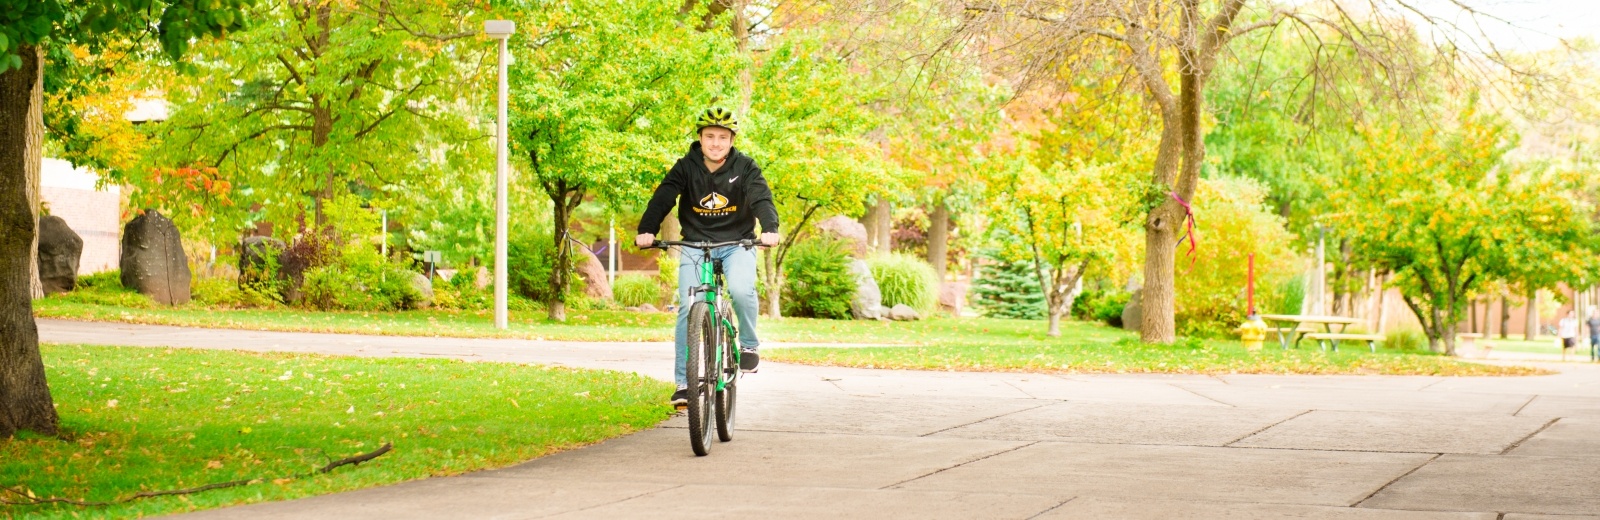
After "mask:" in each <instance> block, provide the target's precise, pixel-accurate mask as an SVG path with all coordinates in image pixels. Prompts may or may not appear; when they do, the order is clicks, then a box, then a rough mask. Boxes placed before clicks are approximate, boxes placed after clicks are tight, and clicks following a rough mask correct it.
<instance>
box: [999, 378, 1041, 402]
mask: <svg viewBox="0 0 1600 520" xmlns="http://www.w3.org/2000/svg"><path fill="white" fill-rule="evenodd" d="M1000 382H1001V383H1005V384H1006V386H1009V387H1011V389H1013V390H1016V391H1018V392H1021V393H1022V395H1025V396H1028V398H1029V399H1038V398H1039V397H1038V396H1035V395H1033V394H1030V393H1028V391H1027V390H1023V389H1022V388H1020V387H1018V386H1017V385H1014V384H1011V382H1010V381H1006V380H1004V379H1001V380H1000Z"/></svg>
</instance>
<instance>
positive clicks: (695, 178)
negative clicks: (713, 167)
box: [639, 142, 778, 242]
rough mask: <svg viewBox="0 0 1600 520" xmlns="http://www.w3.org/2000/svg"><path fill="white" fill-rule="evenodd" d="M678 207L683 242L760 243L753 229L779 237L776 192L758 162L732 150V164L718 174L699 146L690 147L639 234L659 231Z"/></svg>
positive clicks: (657, 195)
mask: <svg viewBox="0 0 1600 520" xmlns="http://www.w3.org/2000/svg"><path fill="white" fill-rule="evenodd" d="M674 202H676V203H677V204H678V223H679V224H682V225H683V239H684V240H689V241H695V242H728V241H734V240H741V239H754V238H756V232H755V224H756V221H757V220H760V221H761V231H762V232H765V233H777V232H778V207H777V206H775V205H773V203H772V190H771V189H769V188H767V179H766V177H762V176H761V167H759V166H756V162H755V160H753V159H751V158H750V157H749V156H747V155H745V154H742V153H739V149H738V148H734V149H731V150H728V159H727V160H726V161H725V162H723V163H722V167H720V168H717V171H716V173H712V172H711V171H708V170H706V158H705V154H703V153H701V152H700V143H699V142H695V143H694V144H692V145H690V146H689V153H687V154H684V156H683V158H682V159H678V162H677V164H674V165H672V169H671V170H668V171H667V176H666V178H663V179H661V185H660V186H657V187H656V193H655V195H654V196H651V197H650V204H649V205H648V206H646V207H645V210H644V217H643V218H641V219H639V233H641V234H643V233H650V234H652V235H654V234H658V233H660V232H661V220H662V219H665V218H667V213H668V212H671V211H672V205H673V203H674Z"/></svg>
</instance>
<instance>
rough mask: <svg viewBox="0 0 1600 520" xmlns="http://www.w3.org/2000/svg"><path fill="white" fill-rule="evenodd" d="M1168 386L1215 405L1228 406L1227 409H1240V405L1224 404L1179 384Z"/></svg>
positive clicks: (1168, 384) (1169, 384)
mask: <svg viewBox="0 0 1600 520" xmlns="http://www.w3.org/2000/svg"><path fill="white" fill-rule="evenodd" d="M1223 384H1228V383H1223ZM1167 386H1170V387H1173V388H1176V389H1179V390H1183V391H1185V392H1189V393H1191V394H1194V395H1197V396H1200V397H1202V398H1205V399H1207V400H1209V401H1211V402H1213V403H1217V404H1220V405H1223V406H1226V407H1228V408H1238V407H1239V406H1238V405H1235V404H1230V403H1226V402H1223V401H1221V400H1218V399H1217V398H1215V397H1211V396H1209V395H1206V394H1202V393H1200V392H1196V391H1194V390H1191V389H1189V388H1187V387H1184V386H1183V385H1179V384H1177V383H1167Z"/></svg>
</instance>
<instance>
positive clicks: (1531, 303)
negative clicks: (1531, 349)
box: [1522, 289, 1539, 341]
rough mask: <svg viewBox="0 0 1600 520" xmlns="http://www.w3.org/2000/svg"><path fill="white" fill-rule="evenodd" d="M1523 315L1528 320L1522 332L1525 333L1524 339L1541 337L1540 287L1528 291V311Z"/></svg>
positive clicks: (1531, 339)
mask: <svg viewBox="0 0 1600 520" xmlns="http://www.w3.org/2000/svg"><path fill="white" fill-rule="evenodd" d="M1523 317H1524V318H1526V321H1525V322H1524V327H1523V330H1522V334H1523V338H1522V339H1525V340H1528V341H1533V340H1535V339H1539V290H1538V289H1534V290H1531V291H1528V304H1527V312H1526V313H1524V314H1523Z"/></svg>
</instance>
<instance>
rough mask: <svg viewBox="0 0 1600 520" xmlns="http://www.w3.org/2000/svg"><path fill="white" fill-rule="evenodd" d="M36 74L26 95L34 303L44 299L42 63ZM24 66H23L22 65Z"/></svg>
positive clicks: (30, 286)
mask: <svg viewBox="0 0 1600 520" xmlns="http://www.w3.org/2000/svg"><path fill="white" fill-rule="evenodd" d="M36 61H37V63H38V65H37V66H38V67H39V69H40V70H39V73H38V74H35V75H34V82H33V88H31V89H29V94H28V117H27V119H25V120H24V121H23V124H24V125H27V129H26V132H27V136H28V151H27V154H28V155H27V156H26V158H27V161H28V163H27V164H28V207H29V208H31V212H30V214H31V215H33V242H32V243H30V244H28V292H29V295H30V296H31V297H32V298H33V299H35V300H37V299H39V298H43V297H44V283H43V282H41V281H40V280H39V210H40V209H41V208H42V205H41V204H40V201H42V200H43V199H44V193H43V191H44V182H43V181H44V179H43V178H42V175H43V174H44V172H43V171H42V170H43V169H44V168H43V166H42V164H41V163H42V161H43V159H44V81H43V79H44V61H43V59H40V60H36ZM24 66H27V65H24Z"/></svg>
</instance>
